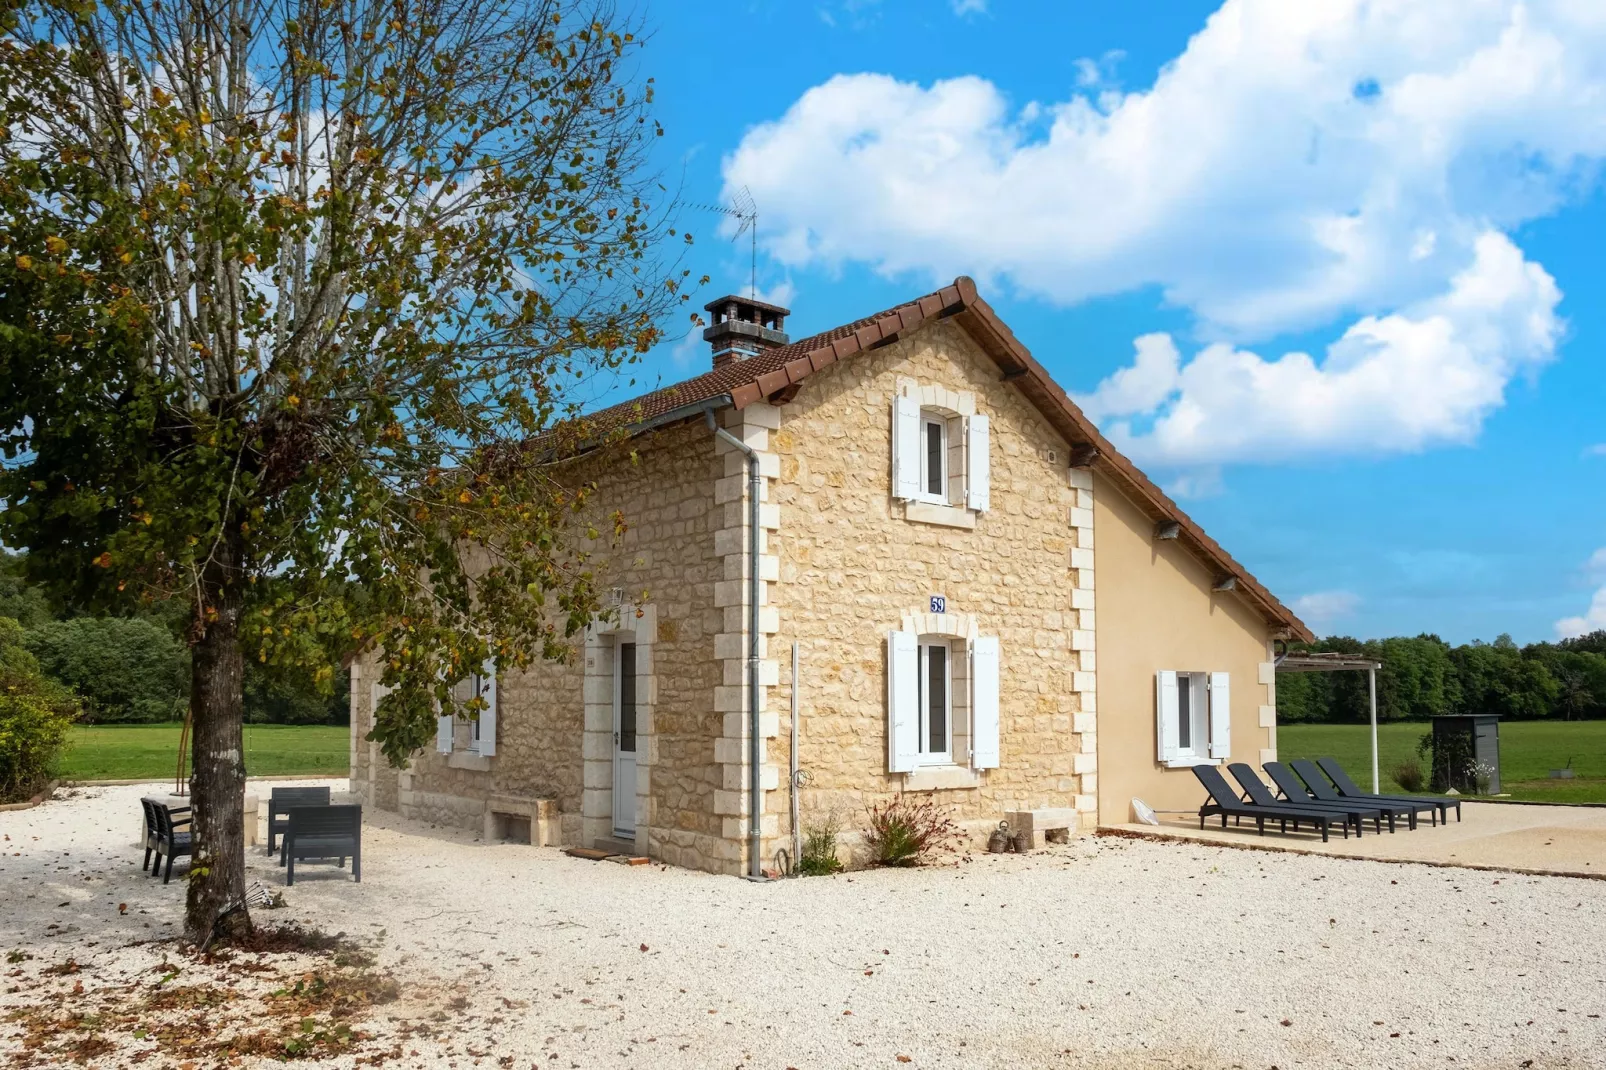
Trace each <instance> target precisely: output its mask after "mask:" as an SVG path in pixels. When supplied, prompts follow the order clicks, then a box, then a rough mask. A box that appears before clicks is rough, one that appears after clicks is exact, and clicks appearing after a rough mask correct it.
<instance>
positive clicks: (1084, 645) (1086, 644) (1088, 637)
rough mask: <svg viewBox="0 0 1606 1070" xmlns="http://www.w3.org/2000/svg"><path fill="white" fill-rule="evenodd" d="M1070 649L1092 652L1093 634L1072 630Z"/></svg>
mask: <svg viewBox="0 0 1606 1070" xmlns="http://www.w3.org/2000/svg"><path fill="white" fill-rule="evenodd" d="M1071 649H1072V650H1092V649H1093V633H1092V632H1089V631H1084V630H1083V629H1081V628H1073V629H1072V630H1071Z"/></svg>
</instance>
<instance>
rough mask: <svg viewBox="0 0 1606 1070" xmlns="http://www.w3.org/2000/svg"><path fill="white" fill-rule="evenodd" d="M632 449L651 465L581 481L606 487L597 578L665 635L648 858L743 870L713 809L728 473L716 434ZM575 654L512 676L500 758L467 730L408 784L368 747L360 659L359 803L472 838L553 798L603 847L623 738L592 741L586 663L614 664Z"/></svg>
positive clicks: (367, 669) (654, 722) (646, 768)
mask: <svg viewBox="0 0 1606 1070" xmlns="http://www.w3.org/2000/svg"><path fill="white" fill-rule="evenodd" d="M632 446H633V447H635V448H636V449H637V450H638V454H639V457H638V460H637V461H636V462H635V463H631V462H630V461H629V460H628V459H627V458H625V457H624V456H623V455H622V454H613V455H609V456H607V457H603V456H599V457H597V458H595V459H592V460H588V461H585V462H582V463H581V464H578V465H576V467H575V468H574V469H573V470H572V471H571V472H570V473H569V476H570V478H572V479H574V480H576V481H579V480H595V481H596V489H595V491H594V492H593V496H592V499H591V504H590V506H589V508H588V513H587V516H586V517H583V518H581V523H582V525H583V523H584V521H586V520H590V519H598V521H599V522H598V524H597V526H598V528H599V530H601V531H602V532H603V533H604V538H603V539H599V540H598V542H597V544H596V557H595V558H594V559H593V562H592V563H593V565H594V567H595V569H596V571H597V574H598V576H599V577H600V578H599V586H600V587H601V588H602V589H603V590H605V591H606V590H607V589H609V588H618V589H619V591H620V594H621V597H622V598H623V599H624V600H625V601H627V602H629V601H639V602H640V603H641V605H642V606H643V607H645V608H646V609H647V610H648V612H647V613H646V615H645V619H646V620H647V621H648V622H649V623H650V625H651V628H652V632H653V634H652V636H651V640H652V641H651V654H650V658H651V661H650V668H651V673H650V677H651V678H650V681H644V682H646V683H648V684H649V686H648V689H647V691H646V692H645V693H642V694H641V695H640V698H641V700H642V704H643V706H650V710H647V711H644V716H643V717H642V718H641V723H639V724H638V732H639V736H640V740H641V742H640V744H639V747H638V756H637V766H638V777H640V778H641V779H642V780H643V782H644V792H645V795H646V800H647V802H646V806H647V813H646V814H645V815H643V816H644V817H645V823H646V825H647V828H648V839H647V844H648V848H649V849H650V850H651V851H652V853H653V854H654V855H656V856H662V857H666V858H669V859H671V860H673V861H675V862H677V863H678V864H683V865H690V866H699V867H702V868H721V867H724V868H729V867H728V866H727V865H726V864H725V862H724V861H723V859H722V857H721V856H723V855H725V854H728V853H729V852H728V850H726V849H724V848H723V847H722V846H721V844H722V843H723V830H722V828H721V823H720V820H719V818H718V817H716V816H715V814H714V805H713V796H714V792H715V791H716V790H718V789H719V788H720V787H721V785H722V770H721V768H720V767H719V766H718V765H717V764H716V762H715V760H714V742H713V741H714V739H715V737H717V736H718V735H719V733H720V726H721V714H720V713H719V712H718V711H716V709H715V703H714V693H715V689H716V687H718V686H719V685H720V683H721V672H720V665H719V663H718V662H717V661H716V660H715V659H714V637H715V635H716V634H717V633H718V632H719V631H720V629H721V627H722V624H723V614H722V612H721V610H720V609H718V608H717V607H716V600H715V584H716V582H717V581H718V580H720V579H721V578H722V576H723V574H724V566H723V563H722V561H721V560H720V558H719V557H718V556H716V553H715V545H714V542H715V538H714V535H715V531H716V530H717V529H718V527H719V526H720V524H721V523H722V522H723V511H722V509H721V508H720V507H719V506H718V505H717V504H716V502H715V500H714V499H715V482H716V476H717V475H718V473H719V472H721V471H722V470H723V468H722V463H721V461H720V459H719V458H718V457H717V456H716V453H715V446H714V442H713V438H712V435H711V434H710V433H709V431H708V430H707V428H706V427H704V426H702V424H701V423H696V424H687V425H682V426H679V427H676V428H671V429H668V430H666V431H663V432H660V433H659V434H657V435H655V436H652V437H651V438H649V439H646V440H637V441H636V442H634V443H632ZM615 509H617V510H619V511H620V512H621V513H622V514H623V516H624V518H625V521H626V523H627V525H628V528H627V530H626V532H625V534H624V535H623V537H622V538H621V539H620V541H619V543H618V544H617V546H610V545H609V544H608V542H607V541H606V535H607V534H608V533H610V532H611V530H612V524H611V522H608V521H607V520H606V518H607V517H608V516H609V514H611V513H612V512H613V511H614V510H615ZM630 616H631V617H632V618H634V614H633V613H632V614H630ZM635 623H636V622H635V621H634V620H629V621H626V622H623V625H622V626H625V627H630V626H634V625H635ZM573 646H574V650H573V656H572V657H571V659H570V660H569V661H568V662H567V663H566V664H553V663H540V664H537V665H535V666H532V667H531V668H530V669H528V670H525V671H511V672H507V673H504V674H503V676H502V677H501V679H500V681H499V690H498V731H497V753H496V755H495V756H494V757H490V758H479V757H478V756H477V755H469V754H467V753H466V746H467V743H466V738H467V730H466V727H464V726H460V727H459V737H460V749H459V752H458V753H456V754H454V755H453V757H452V759H451V760H448V759H447V758H446V757H445V756H443V755H441V754H439V753H437V752H436V751H435V750H434V749H433V747H429V748H426V749H424V750H423V751H421V752H419V753H418V754H417V755H415V756H414V757H413V759H412V761H411V763H410V765H409V768H408V769H407V770H406V771H404V772H400V773H398V771H396V770H394V769H391V768H389V767H388V765H386V763H385V760H384V757H383V756H382V755H381V754H379V752H378V747H377V745H373V744H369V743H367V742H366V741H364V740H362V739H361V737H362V736H363V735H365V734H366V733H367V731H368V730H369V728H370V727H371V724H372V714H371V708H370V705H369V702H370V695H371V688H370V684H371V682H372V681H373V680H374V679H376V678H377V677H376V669H377V667H376V666H375V665H374V662H373V657H372V655H370V656H369V657H367V658H364V659H360V660H359V661H358V662H356V663H355V664H354V665H353V675H354V677H355V678H354V680H353V684H352V732H353V748H352V749H353V763H352V775H353V786H354V789H355V790H357V791H358V792H359V793H360V794H361V795H362V797H363V799H364V801H365V802H367V803H368V804H370V805H373V806H378V807H381V808H384V809H395V810H399V811H400V812H401V813H403V814H405V815H407V816H410V817H414V818H417V819H420V820H428V821H438V822H441V823H446V824H454V825H460V826H463V827H468V828H480V827H481V826H482V823H483V819H484V813H485V810H486V803H487V802H488V801H489V800H491V799H492V798H493V797H498V798H502V797H505V798H510V799H521V798H524V799H528V798H554V799H556V800H557V801H558V805H559V808H560V811H561V817H560V820H561V822H562V828H563V834H564V835H563V838H564V841H565V842H571V843H575V842H580V841H581V840H582V838H583V837H584V835H586V834H588V833H586V832H585V831H584V830H585V829H586V827H587V826H585V825H583V823H582V814H583V813H585V812H586V811H587V807H588V805H589V807H590V809H591V810H596V809H597V808H599V807H606V806H607V805H608V793H609V792H610V791H611V775H612V772H611V768H612V767H611V758H612V750H611V732H607V731H606V730H604V731H602V732H598V731H595V730H593V731H592V732H591V733H590V736H591V738H590V739H589V740H588V739H587V732H586V729H587V724H586V710H587V697H588V696H587V693H586V687H585V683H586V681H585V676H586V661H587V658H588V656H590V657H591V658H592V660H593V661H599V662H601V661H605V660H606V657H607V654H606V652H605V651H604V652H603V654H602V657H601V658H600V659H599V658H598V657H597V654H598V648H597V643H596V642H595V640H593V642H592V643H590V644H588V643H587V642H586V637H585V636H576V637H575V640H574V644H573ZM643 656H646V655H645V653H643ZM592 670H593V672H592V675H593V676H600V675H601V674H602V673H605V672H606V671H607V665H605V664H594V665H593V666H592ZM608 683H609V685H610V686H611V680H609V681H608ZM592 697H599V696H592ZM600 697H601V699H602V700H603V702H604V703H606V702H607V701H608V700H607V698H606V696H600ZM593 705H594V706H595V705H598V703H593ZM610 709H611V707H610ZM592 727H593V729H595V728H596V727H597V726H592ZM604 736H605V737H606V738H605V739H604V738H600V737H604ZM603 744H606V746H603ZM588 750H589V751H593V752H595V753H587V752H588ZM588 758H589V759H591V760H590V761H589V763H588V761H587V759H588ZM604 812H606V811H604ZM638 842H640V841H638Z"/></svg>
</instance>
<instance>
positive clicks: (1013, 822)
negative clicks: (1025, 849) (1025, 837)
mask: <svg viewBox="0 0 1606 1070" xmlns="http://www.w3.org/2000/svg"><path fill="white" fill-rule="evenodd" d="M1004 820H1005V821H1008V822H1009V827H1010V828H1011V829H1012V830H1013V831H1015V832H1032V833H1036V834H1038V835H1041V834H1043V833H1045V832H1047V831H1048V830H1049V829H1065V828H1068V829H1074V828H1076V811H1075V810H1073V809H1072V808H1070V807H1068V806H1056V807H1045V808H1042V809H1038V810H1006V811H1005V812H1004Z"/></svg>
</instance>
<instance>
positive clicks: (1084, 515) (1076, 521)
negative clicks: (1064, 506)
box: [1071, 506, 1093, 528]
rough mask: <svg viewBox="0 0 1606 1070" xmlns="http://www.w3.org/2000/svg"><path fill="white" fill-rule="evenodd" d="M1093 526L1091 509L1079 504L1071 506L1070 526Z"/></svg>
mask: <svg viewBox="0 0 1606 1070" xmlns="http://www.w3.org/2000/svg"><path fill="white" fill-rule="evenodd" d="M1092 526H1093V510H1091V509H1083V508H1082V507H1081V506H1072V507H1071V527H1073V528H1090V527H1092Z"/></svg>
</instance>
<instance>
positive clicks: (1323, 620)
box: [1293, 591, 1361, 628]
mask: <svg viewBox="0 0 1606 1070" xmlns="http://www.w3.org/2000/svg"><path fill="white" fill-rule="evenodd" d="M1360 604H1361V596H1360V595H1358V594H1355V593H1354V592H1353V591H1313V592H1311V593H1310V594H1305V595H1300V596H1299V597H1298V598H1296V599H1294V607H1293V608H1294V612H1295V613H1298V614H1299V615H1300V617H1301V618H1303V620H1304V621H1305V623H1306V624H1309V625H1311V626H1312V627H1313V628H1325V627H1327V626H1329V625H1331V624H1332V623H1333V622H1334V621H1337V620H1342V619H1343V618H1345V617H1347V616H1349V615H1350V614H1351V613H1354V612H1355V610H1356V609H1357V608H1358V607H1359V606H1360Z"/></svg>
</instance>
